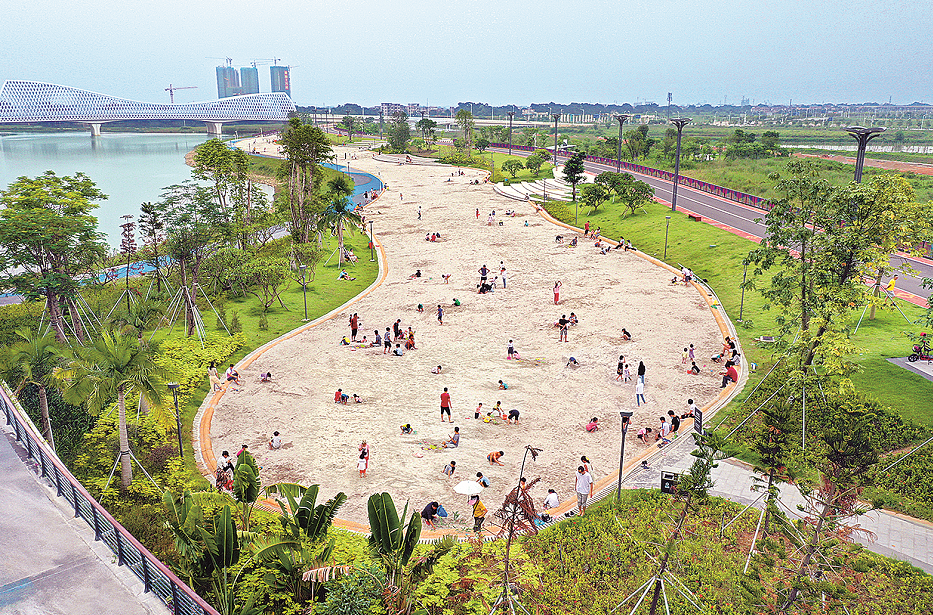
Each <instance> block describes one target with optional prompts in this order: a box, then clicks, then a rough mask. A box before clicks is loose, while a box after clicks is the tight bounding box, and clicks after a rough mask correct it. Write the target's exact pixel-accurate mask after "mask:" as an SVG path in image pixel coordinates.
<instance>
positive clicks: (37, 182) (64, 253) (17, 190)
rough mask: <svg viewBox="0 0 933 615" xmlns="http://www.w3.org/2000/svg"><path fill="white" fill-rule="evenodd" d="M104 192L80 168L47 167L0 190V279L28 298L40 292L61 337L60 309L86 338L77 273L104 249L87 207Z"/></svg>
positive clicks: (93, 205)
mask: <svg viewBox="0 0 933 615" xmlns="http://www.w3.org/2000/svg"><path fill="white" fill-rule="evenodd" d="M106 198H107V196H106V195H105V194H103V193H102V192H100V191H99V190H98V189H97V187H96V186H95V185H94V182H92V181H91V180H90V178H88V176H87V175H85V174H83V173H76V174H75V175H74V177H69V176H67V175H65V176H61V177H59V176H57V175H55V173H54V172H52V171H46V173H45V174H43V175H40V176H39V177H36V178H34V179H31V178H28V177H20V178H19V179H17V180H16V181H15V182H13V183H12V184H10V185H9V187H8V188H7V189H6V190H3V191H0V204H2V205H3V210H2V211H0V271H3V272H4V273H3V274H2V275H0V282H2V283H3V284H4V286H5V287H7V288H12V289H13V290H14V291H15V292H16V293H18V294H21V295H23V296H24V297H26V298H27V299H37V298H39V297H42V298H44V299H45V303H46V309H47V311H48V315H49V321H50V322H51V323H52V328H53V329H54V331H55V337H56V338H57V339H58V340H59V341H60V342H64V341H65V339H66V333H65V324H64V321H63V317H62V313H63V309H67V311H68V313H69V315H70V316H71V325H72V327H74V331H75V334H76V336H77V337H78V341H80V342H82V343H83V342H84V330H83V327H82V326H81V318H80V316H79V314H78V310H77V306H76V303H75V299H76V295H77V290H78V282H77V280H76V276H77V274H79V273H81V272H83V271H84V270H85V269H86V268H88V267H90V266H91V265H92V263H94V262H95V261H96V260H97V259H99V258H101V257H102V256H103V255H104V254H105V246H104V243H103V241H102V238H103V236H102V235H101V234H100V233H98V231H97V218H96V217H94V216H93V215H92V214H91V212H92V211H93V210H94V209H95V208H96V207H97V206H96V205H95V204H94V203H95V202H96V201H101V200H104V199H106Z"/></svg>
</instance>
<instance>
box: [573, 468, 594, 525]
mask: <svg viewBox="0 0 933 615" xmlns="http://www.w3.org/2000/svg"><path fill="white" fill-rule="evenodd" d="M576 492H577V512H578V513H579V514H580V515H581V516H582V515H583V513H585V512H586V501H587V500H588V499H590V498H591V497H593V477H592V476H590V473H589V472H587V471H586V468H584V467H583V466H580V467H578V468H577V482H576Z"/></svg>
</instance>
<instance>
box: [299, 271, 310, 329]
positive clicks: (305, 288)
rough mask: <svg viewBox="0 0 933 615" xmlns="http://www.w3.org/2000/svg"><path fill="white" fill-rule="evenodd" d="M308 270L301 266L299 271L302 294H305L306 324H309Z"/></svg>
mask: <svg viewBox="0 0 933 615" xmlns="http://www.w3.org/2000/svg"><path fill="white" fill-rule="evenodd" d="M307 268H308V266H307V265H299V266H298V270H299V271H301V292H302V294H304V299H305V319H304V322H308V285H307V283H306V282H305V270H306V269H307Z"/></svg>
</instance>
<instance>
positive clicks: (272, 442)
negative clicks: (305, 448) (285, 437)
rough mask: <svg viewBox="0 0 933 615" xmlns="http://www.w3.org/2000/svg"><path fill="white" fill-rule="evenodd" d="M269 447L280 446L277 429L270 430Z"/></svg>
mask: <svg viewBox="0 0 933 615" xmlns="http://www.w3.org/2000/svg"><path fill="white" fill-rule="evenodd" d="M269 448H270V449H277V448H282V438H281V437H280V436H279V432H277V431H273V432H272V439H271V440H269Z"/></svg>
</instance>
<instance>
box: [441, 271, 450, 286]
mask: <svg viewBox="0 0 933 615" xmlns="http://www.w3.org/2000/svg"><path fill="white" fill-rule="evenodd" d="M441 277H442V278H444V284H450V274H449V273H445V274H442V275H441Z"/></svg>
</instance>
